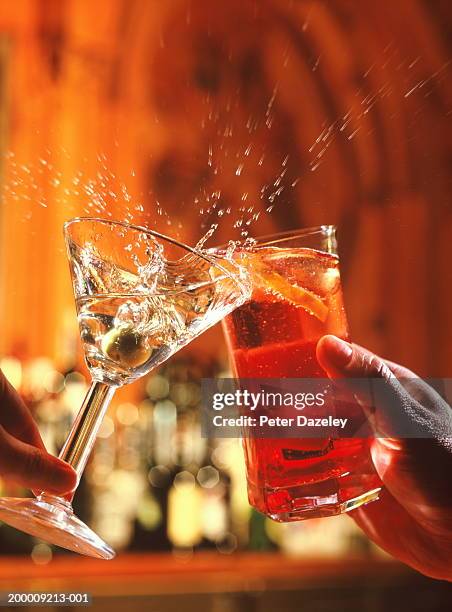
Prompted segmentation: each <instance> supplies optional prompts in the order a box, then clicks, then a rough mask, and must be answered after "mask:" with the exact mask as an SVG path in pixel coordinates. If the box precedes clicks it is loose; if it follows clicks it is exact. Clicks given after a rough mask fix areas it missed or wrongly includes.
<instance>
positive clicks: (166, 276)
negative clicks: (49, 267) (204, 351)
mask: <svg viewBox="0 0 452 612" xmlns="http://www.w3.org/2000/svg"><path fill="white" fill-rule="evenodd" d="M64 233H65V239H66V245H67V250H68V257H69V263H70V268H71V274H72V281H73V288H74V294H75V300H76V306H77V315H78V322H79V327H80V334H81V339H82V343H83V348H84V351H85V358H86V362H87V364H88V367H89V370H90V373H91V376H92V379H93V380H92V384H91V387H90V389H89V391H88V393H87V395H86V397H85V400H84V402H83V405H82V407H81V409H80V412H79V414H78V415H77V418H76V420H75V422H74V425H73V427H72V429H71V431H70V433H69V436H68V438H67V441H66V443H65V445H64V447H63V449H62V451H61V453H60V458H61V459H63V460H64V461H67V462H68V463H70V464H71V465H72V466H73V467H74V469H75V470H76V472H77V474H78V476H79V479H80V477H81V475H82V473H83V470H84V468H85V465H86V462H87V460H88V457H89V455H90V452H91V449H92V447H93V444H94V442H95V439H96V435H97V432H98V429H99V427H100V424H101V422H102V418H103V416H104V414H105V411H106V409H107V406H108V404H109V402H110V400H111V398H112V396H113V395H114V392H115V390H116V389H117V388H118V387H119V386H121V385H124V384H128V383H131V382H133V381H134V380H136V379H137V378H139V377H141V376H143V375H145V374H147V373H148V372H150V371H151V370H152V369H154V368H155V367H157V366H158V365H160V364H161V363H162V362H163V361H165V360H166V359H168V358H169V357H170V356H171V355H173V354H174V353H175V352H176V351H178V350H179V349H180V348H182V347H183V346H185V345H186V344H188V343H189V342H191V340H193V339H194V338H195V337H196V336H198V335H199V334H201V333H202V332H204V331H205V330H206V329H208V328H209V327H210V326H212V325H214V324H215V323H217V322H218V321H220V320H221V319H222V318H223V317H224V316H225V315H226V314H228V313H229V312H231V310H232V309H233V308H235V307H236V306H238V305H240V304H241V303H243V302H244V301H245V299H246V298H247V297H248V296H249V284H248V283H247V282H246V279H245V277H243V276H242V275H241V273H240V270H239V268H238V267H236V266H234V265H233V264H232V263H231V262H226V261H223V260H222V259H221V258H218V257H215V255H213V254H209V255H208V254H206V253H203V252H200V251H197V250H194V249H192V248H190V247H188V246H186V245H184V244H181V243H179V242H177V241H176V240H173V239H171V238H168V237H166V236H163V235H161V234H158V233H157V232H153V231H150V230H147V229H146V228H142V227H139V226H134V225H129V224H126V223H120V222H111V221H107V220H104V219H94V218H77V219H72V220H71V221H68V222H67V223H66V224H65V226H64ZM70 499H72V497H70ZM0 520H1V521H3V522H5V523H7V524H8V525H12V526H13V527H16V528H17V529H20V530H22V531H25V532H26V533H30V534H32V535H34V536H36V537H39V538H42V539H43V540H46V541H47V542H50V543H52V544H57V545H58V546H62V547H64V548H68V549H70V550H74V551H76V552H79V553H81V554H85V555H90V556H94V557H99V558H103V559H111V558H112V557H113V556H114V551H113V550H112V549H111V548H110V546H109V545H108V544H107V543H105V542H104V541H103V540H102V539H101V538H100V537H99V536H98V535H97V534H95V533H94V532H93V531H92V530H91V529H90V528H89V527H88V526H87V525H85V524H84V523H83V522H82V521H80V519H78V518H77V517H76V516H75V514H74V513H73V511H72V506H71V503H70V500H69V499H68V498H64V497H57V496H55V495H49V494H47V493H45V492H43V493H41V494H40V495H38V496H37V497H36V498H27V499H23V498H0Z"/></svg>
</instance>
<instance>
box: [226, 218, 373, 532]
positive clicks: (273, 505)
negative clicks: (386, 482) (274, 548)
mask: <svg viewBox="0 0 452 612" xmlns="http://www.w3.org/2000/svg"><path fill="white" fill-rule="evenodd" d="M244 261H245V265H246V266H247V268H248V271H249V272H250V274H251V278H252V281H253V287H254V288H253V294H252V296H251V299H250V300H249V301H248V302H246V303H245V304H244V305H243V306H241V307H239V308H237V309H236V310H235V311H234V312H233V313H232V314H230V315H229V316H228V317H226V319H225V320H224V329H225V332H226V338H227V341H228V346H229V349H230V355H231V360H232V365H233V368H234V375H235V376H236V377H237V378H241V379H245V378H247V379H249V378H311V379H312V378H326V373H325V371H324V370H323V369H322V368H321V367H320V365H319V363H318V362H317V359H316V345H317V341H318V340H319V338H321V337H322V336H324V335H325V334H335V335H336V336H339V337H340V338H343V339H347V337H348V330H347V320H346V316H345V311H344V305H343V297H342V288H341V282H340V275H339V261H338V257H337V255H336V241H335V228H334V227H331V226H324V227H321V228H318V229H312V230H305V231H303V232H299V233H297V234H295V235H294V234H292V235H287V234H286V235H280V236H279V237H272V238H271V239H270V240H265V241H262V240H261V241H259V242H258V244H257V246H256V247H255V248H253V249H252V250H251V251H250V252H249V253H246V255H245V256H244ZM327 411H328V406H327V405H325V413H327ZM360 411H361V408H360V407H359V405H358V404H356V403H353V404H351V405H350V406H349V414H350V416H353V417H356V415H357V413H358V412H360ZM370 441H371V440H370V438H350V437H348V438H342V439H340V438H337V439H333V438H321V439H319V438H304V439H296V438H287V439H269V438H257V437H254V436H251V435H247V432H245V433H244V439H243V442H244V450H245V460H246V468H247V479H248V497H249V501H250V503H251V505H252V506H254V507H255V508H256V509H257V510H259V511H260V512H263V513H264V514H267V515H268V516H270V517H271V518H273V519H275V520H278V521H293V520H301V519H304V518H313V517H320V516H330V515H334V514H339V513H341V512H345V511H347V510H351V509H353V508H356V507H358V506H360V505H361V504H363V503H366V502H368V501H372V500H373V499H376V498H377V497H378V491H379V488H380V486H381V482H380V480H379V478H378V476H377V474H376V472H375V470H374V467H373V464H372V460H371V456H370V450H369V445H370Z"/></svg>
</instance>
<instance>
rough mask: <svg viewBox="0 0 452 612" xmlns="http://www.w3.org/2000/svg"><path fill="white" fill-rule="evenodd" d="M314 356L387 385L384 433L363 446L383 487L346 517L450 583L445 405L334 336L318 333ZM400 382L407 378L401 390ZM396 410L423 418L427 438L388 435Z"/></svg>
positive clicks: (451, 515) (448, 418)
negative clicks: (377, 495)
mask: <svg viewBox="0 0 452 612" xmlns="http://www.w3.org/2000/svg"><path fill="white" fill-rule="evenodd" d="M317 358H318V361H319V363H320V364H321V366H322V367H323V368H324V369H325V371H326V372H327V373H328V375H329V376H331V377H333V378H339V377H342V378H345V379H347V378H351V379H357V378H371V379H372V378H373V379H374V378H380V379H382V380H384V381H385V385H387V398H388V402H387V405H379V406H378V408H379V410H380V412H381V414H382V418H381V420H383V419H384V423H383V426H384V428H385V430H386V431H385V435H387V437H375V438H374V439H373V440H372V441H371V447H370V451H371V455H372V460H373V463H374V465H375V468H376V470H377V473H378V475H379V477H380V478H381V480H382V481H383V484H384V488H383V489H382V491H381V492H380V498H379V501H378V503H376V504H369V505H367V506H361V507H360V508H358V509H357V510H354V511H353V512H351V516H352V518H353V519H354V520H355V521H356V522H357V524H358V525H359V526H360V527H361V528H362V529H363V531H364V532H365V533H366V534H367V535H368V537H369V538H370V539H371V540H373V541H374V542H376V543H377V544H378V545H379V546H381V547H382V548H383V549H384V550H386V551H387V552H388V553H390V554H391V555H393V556H394V557H396V558H398V559H400V560H401V561H403V562H404V563H407V564H408V565H410V566H412V567H414V568H415V569H417V570H418V571H420V572H422V573H424V574H426V575H428V576H431V577H433V578H441V579H443V580H452V503H451V500H452V478H451V474H452V411H451V409H450V406H448V405H447V403H446V402H445V401H444V400H443V399H442V398H441V397H440V396H439V395H438V394H437V393H436V391H434V390H433V389H432V388H431V387H429V386H428V385H427V384H426V383H424V382H423V381H422V380H421V379H419V378H417V377H416V375H415V374H413V372H411V371H410V370H407V369H406V368H404V367H402V366H400V365H398V364H395V363H392V362H389V361H384V360H383V359H381V358H380V357H377V356H376V355H374V354H372V353H370V352H369V351H366V350H365V349H363V348H361V347H359V346H356V345H350V344H348V343H347V342H343V341H341V340H339V339H338V338H334V337H332V336H326V337H324V338H322V339H321V340H320V341H319V343H318V345H317ZM401 380H403V381H407V382H408V381H409V385H407V387H408V388H404V386H403V384H401V382H400V381H401ZM345 384H346V383H345ZM398 413H399V414H402V415H403V416H406V414H407V413H408V414H409V418H410V419H412V420H413V422H421V421H426V422H428V423H429V426H430V432H431V435H429V436H428V437H426V438H395V437H391V428H392V426H393V424H395V423H397V422H398V416H399V414H398ZM426 417H427V419H426Z"/></svg>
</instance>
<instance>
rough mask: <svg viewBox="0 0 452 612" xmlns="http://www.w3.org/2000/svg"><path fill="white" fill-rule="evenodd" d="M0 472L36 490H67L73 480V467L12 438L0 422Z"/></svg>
mask: <svg viewBox="0 0 452 612" xmlns="http://www.w3.org/2000/svg"><path fill="white" fill-rule="evenodd" d="M0 475H1V476H2V478H4V479H5V480H11V481H14V482H15V483H17V484H19V485H21V486H23V487H26V488H28V489H34V490H39V491H48V492H49V493H59V494H62V493H67V492H69V491H72V490H73V489H74V488H75V486H76V482H77V475H76V473H75V471H74V470H73V468H72V467H71V466H70V465H69V464H67V463H65V462H64V461H61V460H60V459H58V458H57V457H54V456H53V455H50V454H49V453H47V452H46V451H45V450H43V449H41V448H37V447H35V446H32V445H30V444H26V443H25V442H22V441H21V440H18V439H17V438H14V437H13V436H12V435H11V434H10V433H8V432H7V431H6V430H5V429H4V428H3V427H2V426H0Z"/></svg>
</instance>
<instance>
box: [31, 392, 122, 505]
mask: <svg viewBox="0 0 452 612" xmlns="http://www.w3.org/2000/svg"><path fill="white" fill-rule="evenodd" d="M115 391H116V387H115V386H114V385H107V384H105V383H103V382H99V381H97V380H94V381H93V382H92V383H91V386H90V388H89V389H88V392H87V394H86V396H85V399H84V400H83V404H82V407H81V408H80V410H79V413H78V415H77V417H76V419H75V421H74V424H73V425H72V428H71V431H70V432H69V435H68V437H67V440H66V442H65V443H64V446H63V448H62V449H61V452H60V454H59V458H60V459H62V460H63V461H66V462H67V463H69V465H71V466H72V467H73V468H74V470H75V471H76V472H77V476H78V478H77V484H78V483H79V482H80V478H81V477H82V474H83V470H84V469H85V465H86V462H87V461H88V458H89V456H90V453H91V450H92V448H93V445H94V442H95V440H96V436H97V432H98V431H99V427H100V425H101V423H102V419H103V418H104V415H105V412H106V410H107V408H108V405H109V403H110V401H111V398H112V397H113V395H114V393H115ZM74 492H75V491H74ZM74 492H72V493H71V494H70V495H69V496H65V497H59V496H55V495H49V494H48V493H45V492H43V493H41V494H40V495H39V496H38V498H40V499H45V500H46V501H51V502H52V503H53V504H59V505H62V506H65V507H68V506H69V505H70V501H71V500H72V498H73V496H74Z"/></svg>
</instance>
